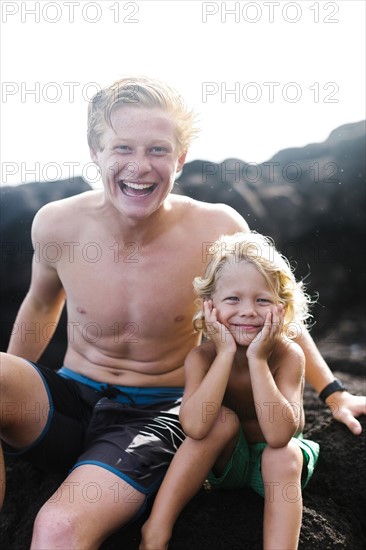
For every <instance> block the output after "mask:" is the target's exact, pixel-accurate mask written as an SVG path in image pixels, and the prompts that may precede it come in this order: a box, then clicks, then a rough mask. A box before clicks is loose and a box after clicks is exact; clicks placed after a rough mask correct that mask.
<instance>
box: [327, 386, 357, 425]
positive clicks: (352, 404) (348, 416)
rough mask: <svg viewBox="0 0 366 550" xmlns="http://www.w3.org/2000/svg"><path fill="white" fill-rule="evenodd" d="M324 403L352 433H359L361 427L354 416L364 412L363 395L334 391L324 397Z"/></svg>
mask: <svg viewBox="0 0 366 550" xmlns="http://www.w3.org/2000/svg"><path fill="white" fill-rule="evenodd" d="M326 404H327V405H328V407H329V408H330V409H331V411H332V414H333V418H334V419H335V420H338V422H342V423H343V424H345V425H346V426H347V428H348V429H349V430H350V431H351V432H352V433H353V434H354V435H360V433H361V432H362V427H361V424H360V423H359V421H358V420H356V417H358V416H360V415H361V414H366V397H365V396H362V395H352V394H351V393H349V392H347V391H336V392H334V393H332V395H330V396H329V397H328V398H327V399H326Z"/></svg>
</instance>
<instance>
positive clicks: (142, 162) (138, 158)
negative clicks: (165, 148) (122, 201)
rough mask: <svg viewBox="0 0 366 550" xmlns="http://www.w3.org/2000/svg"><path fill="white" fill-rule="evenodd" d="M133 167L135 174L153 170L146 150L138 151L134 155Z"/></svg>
mask: <svg viewBox="0 0 366 550" xmlns="http://www.w3.org/2000/svg"><path fill="white" fill-rule="evenodd" d="M130 164H131V165H132V166H131V167H132V168H133V170H134V174H135V175H137V176H138V175H140V174H144V173H146V172H148V171H149V170H151V159H150V157H149V155H148V154H146V153H145V152H144V151H141V152H137V151H136V153H135V155H134V159H133V160H132V162H130Z"/></svg>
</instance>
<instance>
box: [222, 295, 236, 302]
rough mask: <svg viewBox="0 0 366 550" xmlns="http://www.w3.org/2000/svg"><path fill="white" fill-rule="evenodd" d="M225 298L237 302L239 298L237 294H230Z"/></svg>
mask: <svg viewBox="0 0 366 550" xmlns="http://www.w3.org/2000/svg"><path fill="white" fill-rule="evenodd" d="M225 300H226V301H229V302H237V301H238V300H239V298H238V297H237V296H228V297H227V298H225Z"/></svg>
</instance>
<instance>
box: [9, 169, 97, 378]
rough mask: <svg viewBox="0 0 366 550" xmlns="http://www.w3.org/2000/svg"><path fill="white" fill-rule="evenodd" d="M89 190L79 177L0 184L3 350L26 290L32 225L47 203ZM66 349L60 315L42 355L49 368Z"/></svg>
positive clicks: (64, 318) (56, 363) (28, 275)
mask: <svg viewBox="0 0 366 550" xmlns="http://www.w3.org/2000/svg"><path fill="white" fill-rule="evenodd" d="M88 190H90V185H89V184H88V183H86V182H85V181H84V180H83V179H82V178H74V179H73V180H62V181H55V182H46V183H39V182H35V183H26V184H23V185H19V186H17V187H2V188H1V195H0V208H1V216H0V234H1V264H0V265H1V268H0V275H1V276H0V298H1V324H0V349H1V350H2V351H3V350H6V348H7V345H8V341H9V337H10V334H11V330H12V326H13V323H14V321H15V317H16V314H17V312H18V309H19V307H20V304H21V303H22V301H23V298H24V296H25V295H26V293H27V290H28V287H29V283H30V277H31V259H32V254H33V249H32V241H31V225H32V221H33V218H34V216H35V214H36V212H37V211H38V210H39V209H40V208H41V207H42V206H43V205H45V204H47V203H48V202H52V201H55V200H59V199H63V198H66V197H71V196H72V195H77V194H79V193H82V192H83V191H88ZM65 350H66V317H65V314H64V315H63V316H62V319H61V322H60V325H59V327H58V328H57V331H56V334H55V336H54V339H53V341H52V342H51V344H50V345H49V347H48V349H47V350H46V351H45V353H44V354H43V356H42V361H43V362H44V363H45V364H46V365H49V366H50V367H51V368H56V367H59V366H60V362H61V361H62V357H63V355H64V353H65Z"/></svg>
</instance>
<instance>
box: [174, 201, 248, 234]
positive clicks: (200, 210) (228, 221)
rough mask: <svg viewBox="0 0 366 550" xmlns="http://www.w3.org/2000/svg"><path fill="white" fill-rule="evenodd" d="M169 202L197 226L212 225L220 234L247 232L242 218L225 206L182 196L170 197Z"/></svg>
mask: <svg viewBox="0 0 366 550" xmlns="http://www.w3.org/2000/svg"><path fill="white" fill-rule="evenodd" d="M171 202H172V205H173V206H174V207H175V208H176V209H181V211H182V212H184V214H185V215H187V214H188V216H189V218H191V219H192V220H195V221H196V223H197V224H201V225H206V224H210V223H214V224H215V228H216V232H219V233H220V234H225V233H227V234H232V233H236V232H237V231H249V227H248V224H247V222H246V221H245V220H244V218H243V217H242V216H241V215H240V214H239V212H237V211H236V210H235V209H234V208H232V207H231V206H228V205H227V204H223V203H208V202H202V201H197V200H195V199H191V198H190V197H185V196H182V195H171Z"/></svg>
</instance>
